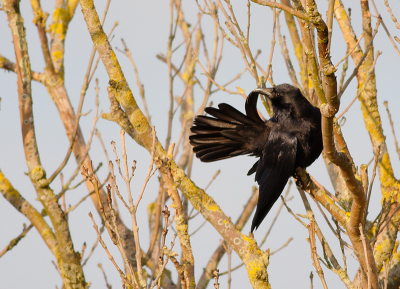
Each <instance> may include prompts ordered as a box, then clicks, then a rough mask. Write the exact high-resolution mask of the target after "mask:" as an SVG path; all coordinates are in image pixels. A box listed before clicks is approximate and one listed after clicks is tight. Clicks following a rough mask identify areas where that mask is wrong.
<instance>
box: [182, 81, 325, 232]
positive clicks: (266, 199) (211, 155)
mask: <svg viewBox="0 0 400 289" xmlns="http://www.w3.org/2000/svg"><path fill="white" fill-rule="evenodd" d="M259 94H263V95H265V96H267V97H268V98H269V99H270V100H271V103H272V109H273V112H274V115H273V117H271V118H270V119H269V120H267V121H265V122H264V121H263V120H262V119H261V118H260V116H259V115H258V112H257V99H258V95H259ZM245 108H246V115H244V114H243V113H241V112H240V111H238V110H237V109H235V108H233V107H232V106H230V105H229V104H226V103H221V104H219V105H218V108H213V107H207V108H206V109H205V111H206V113H208V114H209V115H211V116H212V117H209V116H203V115H198V116H196V117H195V119H194V126H193V127H192V128H191V131H192V132H193V133H194V134H193V135H191V136H190V137H189V139H190V143H191V144H192V146H193V152H194V153H195V154H196V156H197V157H198V158H199V159H200V160H201V161H202V162H214V161H218V160H222V159H227V158H231V157H235V156H238V155H246V154H248V155H251V156H256V157H259V160H258V161H257V162H256V163H255V164H254V165H253V167H252V168H251V169H250V170H249V172H248V174H247V175H251V174H253V173H256V175H255V180H256V181H257V182H258V185H259V187H260V191H259V198H258V203H257V209H256V213H255V215H254V218H253V223H252V225H251V231H252V232H253V231H254V229H257V228H258V226H259V225H260V224H261V222H262V221H263V220H264V218H265V216H266V215H267V214H268V212H269V210H270V209H271V207H272V205H273V204H274V203H275V202H276V200H277V199H278V198H279V196H280V194H281V193H282V190H283V189H284V187H285V185H286V183H287V181H288V179H289V178H290V176H294V174H295V170H296V169H297V168H299V167H300V168H306V167H308V166H309V165H311V164H312V163H313V162H314V161H315V160H316V159H317V158H318V156H319V155H320V154H321V151H322V148H323V145H322V133H321V113H320V110H319V109H318V108H317V107H315V106H313V105H312V104H311V103H310V102H309V101H308V100H307V99H306V98H305V97H304V96H303V95H302V94H301V91H300V90H299V89H298V88H296V87H294V86H292V85H289V84H280V85H277V86H275V87H273V88H257V89H255V90H253V91H252V92H251V93H250V94H249V96H248V98H247V100H246V106H245Z"/></svg>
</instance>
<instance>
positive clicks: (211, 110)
mask: <svg viewBox="0 0 400 289" xmlns="http://www.w3.org/2000/svg"><path fill="white" fill-rule="evenodd" d="M204 111H205V112H206V113H208V114H209V115H212V116H213V117H216V118H217V119H220V120H225V121H236V119H234V118H233V117H230V116H229V115H226V114H224V113H223V112H221V111H220V110H219V109H217V108H215V107H206V108H205V109H204Z"/></svg>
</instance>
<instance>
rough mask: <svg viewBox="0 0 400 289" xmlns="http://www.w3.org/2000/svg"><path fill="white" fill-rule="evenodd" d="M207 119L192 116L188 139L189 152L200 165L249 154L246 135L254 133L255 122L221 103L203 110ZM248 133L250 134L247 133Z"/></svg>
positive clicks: (256, 124)
mask: <svg viewBox="0 0 400 289" xmlns="http://www.w3.org/2000/svg"><path fill="white" fill-rule="evenodd" d="M205 112H206V113H208V114H209V115H210V116H202V115H200V116H196V118H195V120H194V126H193V127H192V128H191V131H192V132H193V133H194V134H193V135H191V136H190V137H189V140H190V143H191V144H192V145H193V152H194V153H195V154H196V156H197V157H198V158H199V159H200V160H201V161H202V162H214V161H218V160H222V159H227V158H231V157H235V156H238V155H244V154H250V153H252V151H251V149H250V148H249V147H248V142H249V136H250V134H258V130H257V129H256V127H257V126H259V123H258V120H257V119H252V118H250V117H248V116H246V115H244V114H243V113H241V112H240V111H238V110H237V109H235V108H233V107H232V106H230V105H228V104H225V103H221V104H219V105H218V108H213V107H207V108H206V109H205ZM251 132H252V133H251Z"/></svg>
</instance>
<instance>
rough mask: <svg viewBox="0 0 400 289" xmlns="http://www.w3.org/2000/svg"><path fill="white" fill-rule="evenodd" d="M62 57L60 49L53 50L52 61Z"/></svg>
mask: <svg viewBox="0 0 400 289" xmlns="http://www.w3.org/2000/svg"><path fill="white" fill-rule="evenodd" d="M62 58H63V53H62V52H61V51H60V50H56V51H54V52H53V61H57V60H59V59H62Z"/></svg>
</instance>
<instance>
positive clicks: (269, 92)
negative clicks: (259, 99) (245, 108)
mask: <svg viewBox="0 0 400 289" xmlns="http://www.w3.org/2000/svg"><path fill="white" fill-rule="evenodd" d="M253 92H257V93H260V94H263V95H265V96H267V97H268V98H269V99H273V98H274V97H275V93H274V89H273V88H272V87H271V88H262V87H259V88H256V89H254V90H253Z"/></svg>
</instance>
